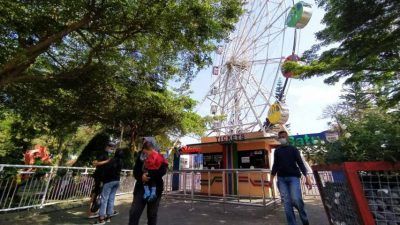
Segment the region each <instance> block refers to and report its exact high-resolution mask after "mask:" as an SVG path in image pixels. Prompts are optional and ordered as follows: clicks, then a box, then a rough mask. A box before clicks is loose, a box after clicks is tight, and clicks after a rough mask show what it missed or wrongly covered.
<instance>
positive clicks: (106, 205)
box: [95, 149, 123, 224]
mask: <svg viewBox="0 0 400 225" xmlns="http://www.w3.org/2000/svg"><path fill="white" fill-rule="evenodd" d="M122 159H123V151H122V150H121V149H117V151H116V152H115V155H114V157H113V158H112V159H110V160H107V161H105V162H104V165H103V167H104V173H103V176H102V179H101V180H102V182H103V190H102V191H101V205H100V210H99V220H98V221H96V222H95V224H105V223H106V221H107V222H109V221H111V220H110V218H111V217H112V216H115V215H116V211H114V201H115V194H116V193H117V190H118V187H119V180H120V176H121V170H122V161H123V160H122Z"/></svg>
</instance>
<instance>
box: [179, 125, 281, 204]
mask: <svg viewBox="0 0 400 225" xmlns="http://www.w3.org/2000/svg"><path fill="white" fill-rule="evenodd" d="M278 144H279V143H278V142H277V141H276V139H274V138H270V137H264V134H263V132H254V133H245V134H234V135H224V136H217V137H203V138H202V139H201V143H199V144H192V145H188V146H187V148H186V150H185V151H183V152H182V153H183V154H185V153H186V154H190V153H193V152H196V153H201V154H202V155H203V169H205V170H207V169H210V171H209V172H202V173H201V182H200V184H201V193H202V194H208V193H209V191H210V192H211V194H212V195H222V194H223V187H224V188H225V194H227V195H229V194H232V195H236V194H239V195H247V194H249V193H251V195H252V196H262V194H263V190H262V182H266V181H268V180H269V174H265V173H260V172H254V171H238V172H233V173H232V172H225V174H223V173H222V172H221V171H218V170H216V171H215V172H213V171H212V170H213V169H270V167H271V164H272V162H271V160H272V157H271V149H272V148H274V146H276V145H278ZM223 176H224V177H223ZM223 181H224V185H223ZM267 189H268V190H264V193H265V194H266V195H267V197H268V195H269V193H270V190H269V188H267Z"/></svg>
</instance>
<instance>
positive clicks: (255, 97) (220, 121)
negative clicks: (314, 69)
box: [203, 0, 311, 136]
mask: <svg viewBox="0 0 400 225" xmlns="http://www.w3.org/2000/svg"><path fill="white" fill-rule="evenodd" d="M243 11H244V12H243V15H242V16H241V18H240V19H239V21H238V23H237V24H236V27H235V31H234V32H232V33H231V34H230V36H229V38H227V39H226V40H225V41H224V42H222V43H220V45H218V48H217V50H216V52H215V57H214V61H213V63H214V65H213V68H212V84H211V87H210V90H209V91H208V93H207V94H206V96H205V98H204V100H203V103H204V102H208V104H209V105H210V114H211V115H212V116H214V118H215V120H214V122H213V124H212V126H211V127H210V130H209V133H208V136H211V135H218V136H219V135H231V134H238V133H247V132H254V131H260V130H262V131H264V132H265V133H267V134H269V133H271V132H272V128H275V129H276V127H282V125H283V124H285V123H286V122H287V120H288V116H289V112H288V108H287V107H286V106H285V104H284V99H283V97H284V95H285V91H287V89H288V88H287V87H288V85H289V83H290V80H289V78H291V77H292V76H293V75H294V74H292V73H291V72H290V71H282V64H283V63H284V62H285V61H298V60H299V57H298V56H297V55H296V54H295V53H296V47H297V46H298V42H299V38H300V32H298V31H297V30H298V29H301V28H303V27H304V26H305V25H306V24H307V23H308V21H309V20H310V18H311V5H309V4H307V3H305V2H298V3H296V4H294V2H292V0H253V1H244V2H243ZM282 73H283V75H285V78H284V79H285V82H284V86H283V88H282V90H281V93H280V94H279V95H276V93H275V90H274V89H275V86H276V83H277V80H278V77H279V76H282Z"/></svg>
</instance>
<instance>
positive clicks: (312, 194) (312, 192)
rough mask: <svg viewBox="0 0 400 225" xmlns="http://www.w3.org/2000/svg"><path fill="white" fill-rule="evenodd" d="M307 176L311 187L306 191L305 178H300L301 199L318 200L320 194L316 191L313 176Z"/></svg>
mask: <svg viewBox="0 0 400 225" xmlns="http://www.w3.org/2000/svg"><path fill="white" fill-rule="evenodd" d="M308 175H309V177H310V178H311V183H312V187H311V189H308V188H307V185H306V179H305V177H304V176H303V177H301V190H302V194H303V198H307V197H312V198H320V194H319V191H318V185H317V183H316V180H315V177H314V174H312V173H310V174H308Z"/></svg>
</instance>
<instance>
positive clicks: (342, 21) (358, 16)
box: [285, 0, 400, 108]
mask: <svg viewBox="0 0 400 225" xmlns="http://www.w3.org/2000/svg"><path fill="white" fill-rule="evenodd" d="M316 3H317V4H318V6H319V7H322V8H323V9H324V10H325V11H326V13H325V15H324V18H323V20H322V23H323V24H325V25H326V27H325V28H324V29H323V30H321V31H319V32H318V33H316V38H317V40H318V41H319V43H318V44H315V45H314V46H312V48H311V49H310V50H309V51H307V52H305V54H304V57H303V58H304V59H303V60H305V61H306V62H307V63H308V65H307V66H301V65H296V64H295V63H288V64H286V65H285V69H287V70H295V71H296V70H297V73H301V74H303V75H302V76H303V78H308V77H312V76H320V75H329V77H328V78H327V79H326V80H325V81H326V82H327V83H334V82H336V81H338V80H339V79H340V78H342V77H347V78H348V79H347V83H349V84H350V83H353V82H357V81H358V82H359V81H362V82H366V83H369V84H372V85H374V86H375V87H376V89H375V91H376V93H375V95H376V96H383V98H384V99H383V100H382V101H380V103H381V106H382V107H386V108H390V107H396V106H398V103H399V101H400V89H399V87H400V85H399V84H400V83H399V82H400V79H399V74H400V70H399V69H400V39H399V38H398V37H399V36H400V15H399V13H398V12H399V11H400V2H399V1H398V0H384V1H380V0H364V1H356V0H348V1H340V0H329V1H328V0H316ZM321 49H324V50H323V51H322V52H320V50H321Z"/></svg>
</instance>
